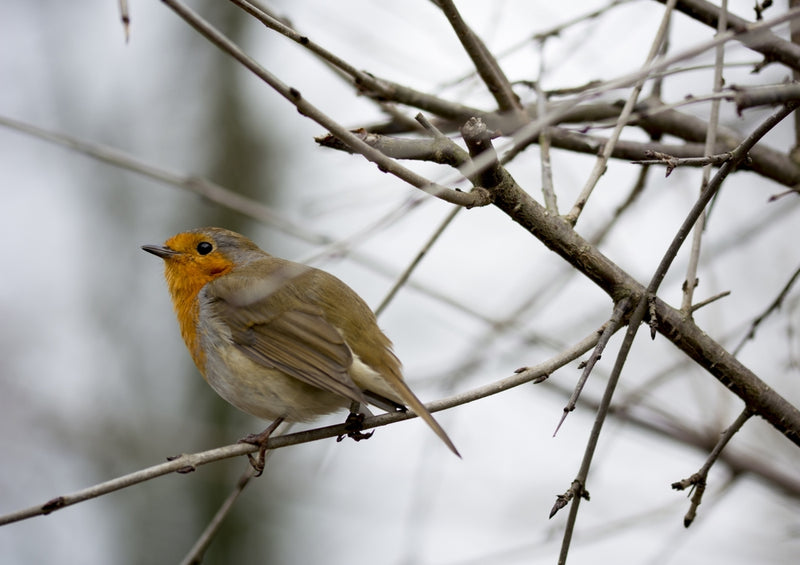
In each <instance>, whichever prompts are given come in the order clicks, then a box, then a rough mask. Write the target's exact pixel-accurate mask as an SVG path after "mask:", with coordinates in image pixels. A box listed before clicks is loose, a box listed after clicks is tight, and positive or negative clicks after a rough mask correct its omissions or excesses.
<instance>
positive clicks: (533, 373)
mask: <svg viewBox="0 0 800 565" xmlns="http://www.w3.org/2000/svg"><path fill="white" fill-rule="evenodd" d="M598 339H599V333H598V332H597V331H593V332H591V333H590V334H589V335H588V336H586V337H585V338H583V339H582V340H581V341H579V342H577V343H575V344H574V345H572V346H571V347H569V348H567V349H565V350H564V351H561V352H560V353H558V354H557V355H555V356H553V357H551V358H550V359H548V360H546V361H544V362H542V363H540V364H538V365H535V366H532V367H522V368H520V369H517V370H516V371H515V372H514V374H513V375H511V376H509V377H506V378H504V379H500V380H497V381H495V382H492V383H489V384H487V385H484V386H480V387H477V388H474V389H472V390H469V391H466V392H462V393H460V394H456V395H453V396H450V397H448V398H444V399H441V400H437V401H434V402H430V403H427V404H426V405H425V406H426V407H427V408H428V410H429V411H431V412H439V411H441V410H447V409H449V408H454V407H456V406H461V405H464V404H468V403H470V402H475V401H476V400H480V399H482V398H487V397H489V396H493V395H495V394H498V393H501V392H504V391H506V390H509V389H512V388H515V387H518V386H520V385H523V384H526V383H530V382H537V381H539V382H540V381H541V380H544V378H546V377H547V376H548V375H550V374H551V373H553V372H555V371H556V370H558V369H560V368H561V367H563V366H564V365H566V364H567V363H570V362H572V361H574V360H575V359H577V358H578V357H580V356H581V355H584V354H585V353H586V352H587V351H589V350H590V349H592V348H593V347H594V346H595V345H596V344H597V340H598ZM416 417H417V415H416V414H414V413H413V412H411V411H406V412H392V413H386V414H380V415H378V416H370V417H368V418H365V419H364V422H363V425H362V427H363V429H364V430H368V429H372V428H377V427H380V426H386V425H388V424H393V423H395V422H399V421H402V420H410V419H412V418H416ZM347 431H348V427H347V424H337V425H333V426H325V427H321V428H314V429H311V430H306V431H302V432H295V433H292V434H287V435H280V436H275V437H271V438H270V439H269V441H268V442H267V449H269V450H274V449H280V448H283V447H288V446H290V445H297V444H300V443H308V442H311V441H317V440H321V439H327V438H332V437H338V436H340V435H342V434H346V433H347ZM258 449H259V447H258V446H256V445H250V444H248V443H234V444H231V445H226V446H223V447H218V448H216V449H210V450H208V451H202V452H200V453H193V454H182V455H179V456H177V457H174V458H170V460H169V461H167V462H166V463H161V464H159V465H154V466H152V467H147V468H146V469H141V470H139V471H135V472H133V473H129V474H127V475H123V476H121V477H117V478H115V479H111V480H109V481H105V482H102V483H98V484H96V485H94V486H91V487H88V488H85V489H82V490H79V491H76V492H73V493H70V494H66V495H61V496H57V497H56V498H53V499H51V500H49V501H47V502H45V503H43V504H37V505H35V506H32V507H30V508H25V509H22V510H18V511H16V512H11V513H9V514H5V515H3V516H0V526H2V525H5V524H10V523H12V522H19V521H21V520H26V519H28V518H32V517H34V516H42V515H46V514H50V513H51V512H55V511H56V510H60V509H62V508H66V507H67V506H71V505H73V504H77V503H78V502H83V501H85V500H89V499H92V498H97V497H99V496H102V495H104V494H108V493H110V492H114V491H117V490H120V489H123V488H126V487H129V486H132V485H135V484H139V483H142V482H145V481H148V480H150V479H154V478H156V477H160V476H162V475H168V474H170V473H189V472H192V471H194V470H195V469H196V468H197V467H199V466H201V465H205V464H207V463H212V462H214V461H219V460H222V459H230V458H232V457H240V456H242V455H247V454H248V453H254V452H255V451H257V450H258Z"/></svg>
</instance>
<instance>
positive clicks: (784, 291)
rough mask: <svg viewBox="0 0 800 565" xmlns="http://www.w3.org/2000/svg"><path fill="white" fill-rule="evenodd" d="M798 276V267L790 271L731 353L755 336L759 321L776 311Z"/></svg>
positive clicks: (734, 353) (736, 351)
mask: <svg viewBox="0 0 800 565" xmlns="http://www.w3.org/2000/svg"><path fill="white" fill-rule="evenodd" d="M798 276H800V267H798V268H797V269H795V271H794V273H792V276H790V277H789V280H788V281H786V284H785V285H783V288H782V289H781V291H780V292H779V293H778V296H776V297H775V299H774V300H773V301H772V302H771V303H770V305H769V306H767V308H766V309H765V310H764V311H763V312H762V313H761V314H759V315H758V316H757V317H756V319H755V320H753V322H752V323H751V324H750V329H748V330H747V333H746V334H745V335H744V337H743V338H742V340H741V341H740V342H739V343H738V345H737V346H736V347H734V348H733V351H732V354H733V355H734V356H735V355H738V354H739V352H740V351H741V350H742V347H744V345H745V343H747V342H748V341H750V340H751V339H753V338H754V337H755V335H756V330H758V326H760V325H761V322H763V321H764V320H765V319H766V318H767V317H768V316H769V315H770V314H772V313H773V312H775V311H777V310H778V309H779V308H780V307H781V304H783V300H784V299H785V298H786V295H787V294H789V291H790V290H791V289H792V286H793V285H794V282H795V281H796V280H797V277H798Z"/></svg>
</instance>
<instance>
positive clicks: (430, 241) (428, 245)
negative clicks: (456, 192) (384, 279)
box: [375, 206, 463, 316]
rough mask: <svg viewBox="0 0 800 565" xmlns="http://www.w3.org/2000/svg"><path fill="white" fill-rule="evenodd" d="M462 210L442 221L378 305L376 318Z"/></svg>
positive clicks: (456, 208)
mask: <svg viewBox="0 0 800 565" xmlns="http://www.w3.org/2000/svg"><path fill="white" fill-rule="evenodd" d="M462 209H463V208H461V207H460V206H457V207H455V208H453V209H452V210H450V212H449V213H448V214H447V216H446V217H445V219H444V220H442V221H441V223H440V224H439V226H438V227H437V228H436V230H434V232H433V233H432V234H431V236H430V237H429V238H428V241H426V242H425V243H424V244H423V245H422V248H420V250H419V251H418V252H417V255H416V256H415V257H414V259H413V260H412V261H411V263H410V264H409V265H408V267H406V269H405V270H404V271H403V273H402V274H401V275H400V277H399V278H398V279H397V281H396V282H395V283H394V285H393V286H392V288H391V289H390V290H389V292H388V293H387V294H386V296H385V297H384V299H383V300H382V301H381V303H380V304H379V305H378V307H377V308H375V315H376V316H380V315H381V313H382V312H383V311H384V309H385V308H386V307H387V306H388V305H389V303H390V302H391V301H392V299H393V298H394V297H395V295H396V294H397V292H398V291H399V290H400V289H401V288H402V287H403V285H405V284H406V282H408V279H409V277H410V276H411V273H412V272H414V269H416V268H417V267H418V266H419V264H420V262H421V261H422V258H423V257H425V255H426V254H427V253H428V251H430V249H431V247H433V244H434V243H436V241H438V239H439V238H440V237H441V235H442V234H443V233H444V231H445V230H446V229H447V227H448V226H449V225H450V224H451V223H452V222H453V220H455V218H456V216H457V215H458V213H459V211H461V210H462Z"/></svg>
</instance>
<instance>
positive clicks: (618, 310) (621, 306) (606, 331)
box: [553, 297, 631, 437]
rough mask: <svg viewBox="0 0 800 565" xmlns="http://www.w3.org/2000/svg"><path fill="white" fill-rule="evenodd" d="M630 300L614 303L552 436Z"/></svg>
mask: <svg viewBox="0 0 800 565" xmlns="http://www.w3.org/2000/svg"><path fill="white" fill-rule="evenodd" d="M630 302H631V301H630V298H628V297H625V298H623V299H622V300H620V301H619V302H617V303H616V304H615V305H614V312H613V313H612V314H611V319H609V320H608V323H606V325H605V326H604V327H603V333H602V334H601V335H600V340H599V341H598V342H597V345H596V346H595V348H594V351H592V354H591V355H590V356H589V359H588V361H586V366H585V367H584V368H583V372H582V373H581V377H580V378H579V379H578V382H577V383H576V384H575V388H574V389H573V391H572V395H571V396H570V397H569V400H568V401H567V405H566V406H564V413H563V414H562V415H561V419H560V420H559V421H558V425H557V426H556V430H555V431H554V432H553V436H554V437H555V435H556V434H557V433H558V430H559V429H560V428H561V425H562V424H563V423H564V420H566V419H567V415H568V414H569V413H570V412H572V411H573V410H575V405H576V404H577V402H578V398H580V396H581V391H583V387H584V385H585V384H586V381H587V380H588V379H589V375H590V374H591V373H592V369H594V366H595V365H596V364H597V362H598V361H599V360H600V357H601V356H602V354H603V351H604V350H605V348H606V345H607V344H608V341H609V340H610V339H611V337H612V336H613V335H614V334H615V333H617V330H618V329H620V328H621V327H622V324H623V323H624V320H625V315H626V314H627V313H628V308H630Z"/></svg>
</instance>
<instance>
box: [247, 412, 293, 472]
mask: <svg viewBox="0 0 800 565" xmlns="http://www.w3.org/2000/svg"><path fill="white" fill-rule="evenodd" d="M281 422H283V418H277V419H275V421H274V422H272V423H271V424H270V425H269V426H267V428H266V429H265V430H264V431H263V432H261V433H258V434H250V435H248V436H246V437H243V438H242V439H240V440H239V441H238V442H237V443H249V444H250V445H256V446H258V457H253V454H252V453H248V454H247V459H249V460H250V465H252V466H253V469H254V470H255V472H256V474H255V476H256V477H260V476H261V473H263V472H264V465H265V464H266V456H267V442H268V441H269V437H270V436H271V435H272V433H273V432H274V431H275V430H276V429H278V426H280V425H281Z"/></svg>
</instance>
